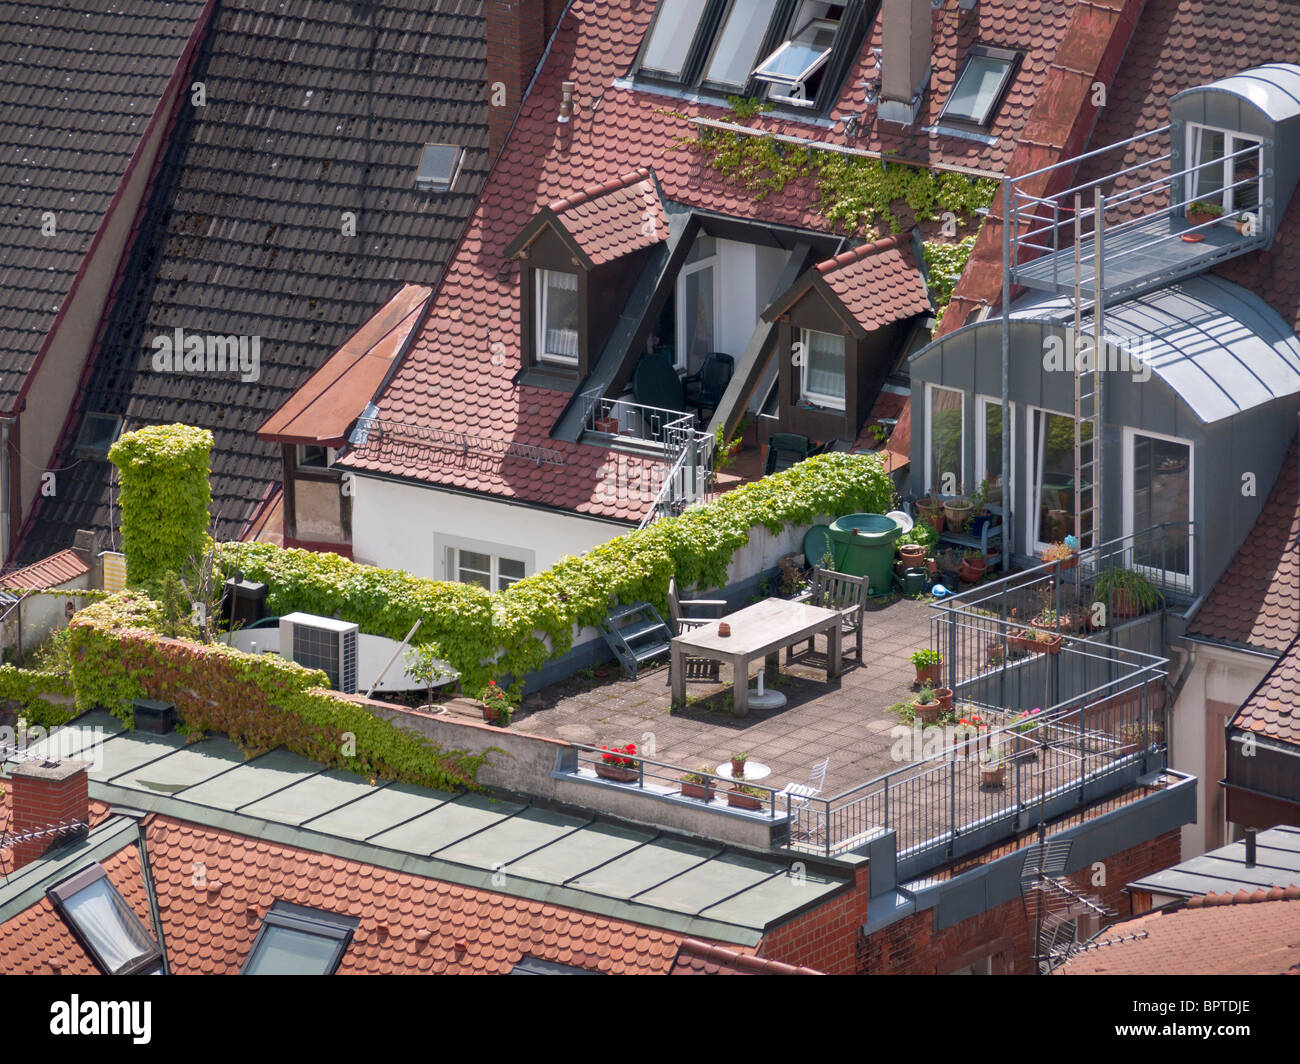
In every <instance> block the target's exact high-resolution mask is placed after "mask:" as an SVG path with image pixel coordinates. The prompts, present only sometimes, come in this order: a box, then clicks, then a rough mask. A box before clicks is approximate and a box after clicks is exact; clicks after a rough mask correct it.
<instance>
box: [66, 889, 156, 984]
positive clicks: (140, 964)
mask: <svg viewBox="0 0 1300 1064" xmlns="http://www.w3.org/2000/svg"><path fill="white" fill-rule="evenodd" d="M47 893H48V894H49V896H50V900H51V901H52V902H53V904H54V907H55V908H56V909H58V911H59V915H61V916H62V917H63V919H64V920H66V921H67V922H68V926H69V927H71V928H72V932H73V934H75V935H76V936H77V939H78V941H80V942H81V944H82V945H83V946H85V948H86V952H87V953H89V954H90V956H91V959H93V960H94V962H95V964H96V965H98V966H99V969H100V971H102V972H103V973H104V974H105V975H137V974H139V973H141V972H145V971H148V970H149V969H151V968H156V967H158V965H159V962H160V961H161V960H162V950H161V949H159V948H158V943H157V942H155V941H154V938H153V936H152V935H151V934H150V933H149V929H148V928H146V927H145V926H144V924H143V923H141V921H140V918H139V917H138V916H136V914H135V911H134V910H133V909H132V908H131V906H129V905H127V903H126V899H124V898H123V897H122V895H121V894H119V893H118V892H117V888H116V887H115V886H113V884H112V882H111V881H110V880H109V878H108V873H106V872H105V871H104V869H103V866H101V865H99V864H93V865H91V866H90V867H89V868H84V869H82V870H81V871H80V872H78V873H77V874H76V875H74V876H72V877H71V878H69V879H65V880H64V881H63V882H62V883H56V884H55V885H54V886H52V887H50V889H49V890H48V891H47Z"/></svg>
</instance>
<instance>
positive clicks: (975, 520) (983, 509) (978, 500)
mask: <svg viewBox="0 0 1300 1064" xmlns="http://www.w3.org/2000/svg"><path fill="white" fill-rule="evenodd" d="M991 489H992V481H990V480H989V479H988V478H987V477H985V478H984V479H983V480H981V481H980V486H979V487H978V488H976V489H975V492H974V494H973V495H971V497H970V503H971V515H970V534H971V535H972V536H974V537H975V538H976V539H980V538H981V537H982V536H983V535H984V529H985V528H987V527H988V526H989V523H990V522H991V521H992V520H993V515H992V514H991V513H990V512H989V492H990V490H991Z"/></svg>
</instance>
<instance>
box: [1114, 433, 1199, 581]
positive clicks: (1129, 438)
mask: <svg viewBox="0 0 1300 1064" xmlns="http://www.w3.org/2000/svg"><path fill="white" fill-rule="evenodd" d="M1139 436H1145V437H1146V438H1147V439H1151V440H1162V441H1163V442H1165V443H1176V444H1179V445H1180V446H1183V447H1186V448H1187V522H1188V527H1189V528H1192V522H1193V521H1194V520H1195V517H1194V515H1195V513H1196V444H1195V442H1194V441H1192V440H1189V439H1185V438H1184V437H1182V436H1169V435H1166V434H1165V433H1163V432H1152V431H1150V430H1149V429H1140V428H1134V427H1133V426H1131V425H1126V426H1125V427H1124V478H1123V479H1124V535H1125V536H1131V535H1133V534H1134V533H1135V532H1144V531H1146V530H1145V529H1142V528H1134V527H1133V522H1134V517H1135V515H1134V512H1133V488H1134V486H1135V485H1134V479H1135V478H1134V468H1133V459H1134V450H1135V447H1136V443H1137V437H1139ZM1193 535H1195V530H1194V529H1193ZM1133 568H1134V569H1135V570H1137V571H1138V572H1140V573H1142V574H1144V575H1146V576H1148V577H1151V576H1154V577H1157V578H1162V579H1163V581H1164V582H1166V583H1168V584H1170V585H1171V586H1173V587H1178V586H1179V585H1180V584H1182V583H1183V582H1184V581H1186V583H1187V586H1189V587H1195V586H1196V552H1195V550H1190V549H1189V552H1188V557H1187V569H1188V571H1187V573H1186V574H1183V573H1180V572H1177V571H1174V570H1163V569H1161V568H1159V567H1158V566H1153V565H1137V564H1135V565H1134V566H1133Z"/></svg>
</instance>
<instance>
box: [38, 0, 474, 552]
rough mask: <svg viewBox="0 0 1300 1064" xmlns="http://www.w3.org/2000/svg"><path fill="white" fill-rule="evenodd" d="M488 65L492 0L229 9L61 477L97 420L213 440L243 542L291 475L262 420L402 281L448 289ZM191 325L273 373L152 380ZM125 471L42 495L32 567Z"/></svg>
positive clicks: (132, 261) (108, 321) (221, 491)
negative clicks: (443, 281) (167, 350)
mask: <svg viewBox="0 0 1300 1064" xmlns="http://www.w3.org/2000/svg"><path fill="white" fill-rule="evenodd" d="M485 61H486V43H485V18H484V11H483V5H482V4H471V3H464V2H450V0H443V2H439V3H436V4H431V3H429V2H428V0H391V2H389V3H384V4H379V5H375V4H360V5H359V4H354V3H347V2H344V0H327V2H322V3H316V4H285V3H283V2H282V0H222V2H221V3H220V4H219V5H218V9H217V11H216V14H214V16H213V18H212V24H211V27H210V28H209V30H208V33H207V37H206V39H205V42H204V46H203V49H202V52H201V58H200V62H201V63H202V64H203V80H204V83H205V86H206V91H207V103H206V106H204V107H191V106H188V101H187V103H186V106H183V107H181V108H180V110H179V114H178V117H177V119H176V124H175V127H174V129H173V130H172V131H171V133H170V140H169V144H168V146H167V149H166V151H165V152H163V153H162V155H161V158H160V162H159V165H158V167H157V168H156V172H155V174H154V175H153V179H152V184H151V187H150V189H149V191H148V193H147V194H146V202H145V204H144V206H143V207H142V211H141V214H140V217H139V218H138V219H137V221H136V236H135V241H134V244H133V247H132V250H131V254H130V255H129V257H128V261H127V263H126V265H125V267H124V269H123V271H122V273H121V274H120V275H119V277H118V278H117V279H116V281H115V284H114V290H113V294H112V301H111V304H110V306H109V308H108V309H107V311H106V313H105V315H104V317H103V319H102V320H101V321H100V324H99V330H98V334H97V338H96V341H95V346H94V349H93V358H94V363H93V366H92V368H91V369H90V371H89V373H88V375H87V379H86V380H85V382H84V386H83V387H82V388H81V389H80V393H81V398H80V400H79V405H78V408H77V409H76V410H75V411H74V412H73V414H72V417H71V418H70V421H69V424H68V425H67V426H66V427H65V434H64V437H63V441H64V442H63V445H62V446H63V454H62V455H61V456H60V457H59V458H57V459H56V460H55V466H56V467H59V468H62V467H66V466H69V465H71V464H72V462H73V456H71V455H70V454H69V453H68V449H69V441H70V440H72V439H75V438H76V437H75V433H76V432H77V431H78V429H79V427H80V421H81V418H82V416H83V415H84V414H85V413H86V412H88V411H104V412H109V413H117V414H121V415H124V416H125V418H126V426H125V427H126V428H127V429H130V428H132V427H138V426H139V425H141V424H154V423H159V422H172V421H181V422H185V423H187V424H192V425H199V426H201V427H203V428H207V429H210V430H211V431H212V432H213V433H214V435H215V437H216V445H215V448H214V453H213V462H212V492H213V506H212V510H213V513H214V514H217V515H219V520H218V521H217V528H216V529H215V535H216V536H217V537H218V538H233V537H234V536H236V535H238V533H239V531H240V528H241V527H242V526H243V524H244V522H245V521H246V520H247V519H248V517H249V516H250V512H251V511H252V510H253V508H254V507H255V506H256V505H257V503H258V502H259V501H260V500H261V499H262V497H263V493H264V491H265V489H266V487H267V485H268V484H271V483H273V482H275V481H277V480H278V479H279V476H280V462H279V449H278V447H277V446H276V445H274V444H271V443H267V442H264V441H259V440H258V439H257V437H256V432H257V429H258V428H259V427H260V426H261V424H262V422H263V421H265V419H266V417H267V415H268V413H269V412H271V411H273V410H275V409H276V408H277V407H279V406H280V405H281V404H283V403H284V402H285V400H287V399H288V398H289V396H290V395H291V394H292V393H293V392H294V391H295V390H296V389H297V388H299V387H300V386H301V385H302V384H303V383H304V382H305V381H306V380H307V379H308V377H309V376H310V375H311V374H312V373H313V372H314V371H315V370H316V369H318V368H319V367H320V366H321V365H322V364H323V363H324V362H325V361H326V359H327V358H328V357H329V356H330V354H331V353H333V352H335V351H337V350H338V349H339V347H341V346H342V345H343V344H344V342H345V341H346V340H347V339H348V337H350V336H352V335H353V334H354V333H355V332H356V331H357V329H358V328H359V327H360V326H361V325H362V324H363V323H364V322H365V321H366V320H368V319H369V318H370V317H371V316H372V315H373V314H374V313H375V311H376V308H378V307H381V306H383V304H384V303H385V301H387V300H388V299H389V298H391V297H392V295H393V292H394V290H395V289H396V288H397V287H398V286H399V285H400V284H402V283H416V284H427V285H430V286H433V285H436V283H437V281H438V279H439V277H440V275H441V270H442V267H443V265H444V264H445V263H446V261H447V260H448V258H449V257H450V256H451V253H452V250H453V248H454V246H455V243H456V241H457V240H458V239H459V236H460V233H461V231H462V228H463V225H464V221H465V219H466V218H468V217H469V215H470V213H471V211H472V210H473V206H474V202H475V199H476V197H477V194H478V191H479V189H480V187H481V185H482V181H483V179H484V176H485V173H486V168H487V159H488V107H489V101H488V99H487V95H486V93H485V92H484V89H483V69H484V63H485ZM434 142H439V143H456V144H459V145H461V146H463V147H464V148H465V149H466V155H465V160H464V162H463V164H462V166H461V169H460V171H459V177H458V178H457V181H456V186H455V189H454V191H452V192H448V193H436V192H427V191H419V190H417V189H416V188H415V178H416V174H417V171H418V167H419V163H420V158H421V155H422V152H423V148H424V145H425V144H426V143H434ZM350 216H355V217H354V218H351V217H350ZM352 221H354V222H355V234H356V235H354V236H353V235H345V232H344V227H345V226H346V225H348V224H349V223H350V222H352ZM177 327H181V328H183V329H184V330H185V333H186V334H187V335H190V336H193V335H199V334H203V335H209V336H211V335H215V336H248V337H254V336H256V337H259V338H260V345H261V350H260V354H261V366H260V375H259V377H258V379H257V380H255V381H248V382H245V381H242V380H241V379H240V377H239V375H238V374H235V373H230V372H226V373H219V372H218V373H208V374H201V375H199V374H175V373H160V372H156V371H154V369H153V367H152V355H153V353H154V352H153V350H152V346H151V345H152V340H153V338H154V337H156V336H158V335H159V334H166V335H171V334H172V330H173V329H175V328H177ZM111 471H112V470H111V467H110V466H109V464H108V463H107V462H88V461H83V462H81V463H80V464H79V465H78V467H77V473H76V475H75V477H72V476H70V477H67V478H60V483H59V489H60V490H59V493H58V495H57V496H56V497H52V498H42V499H40V500H38V510H37V511H36V517H35V520H34V521H33V522H31V523H29V525H28V528H27V530H26V534H25V537H24V541H23V543H22V547H21V550H22V559H23V560H24V561H27V560H32V559H35V558H38V557H40V556H42V555H44V554H48V553H49V552H50V551H51V550H53V549H55V548H57V547H63V546H68V545H69V544H70V543H71V542H72V538H73V536H74V534H75V531H76V529H78V528H93V529H98V530H108V529H110V528H111V526H112V525H113V524H114V522H113V519H112V514H111V509H110V507H111V502H112V498H111V488H110V472H111Z"/></svg>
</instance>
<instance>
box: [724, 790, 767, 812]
mask: <svg viewBox="0 0 1300 1064" xmlns="http://www.w3.org/2000/svg"><path fill="white" fill-rule="evenodd" d="M727 804H728V805H729V806H731V807H732V808H733V809H748V810H750V811H751V812H758V810H760V809H762V808H763V799H761V798H755V797H754V796H753V795H752V794H746V793H745V792H744V791H737V790H731V791H728V792H727Z"/></svg>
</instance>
